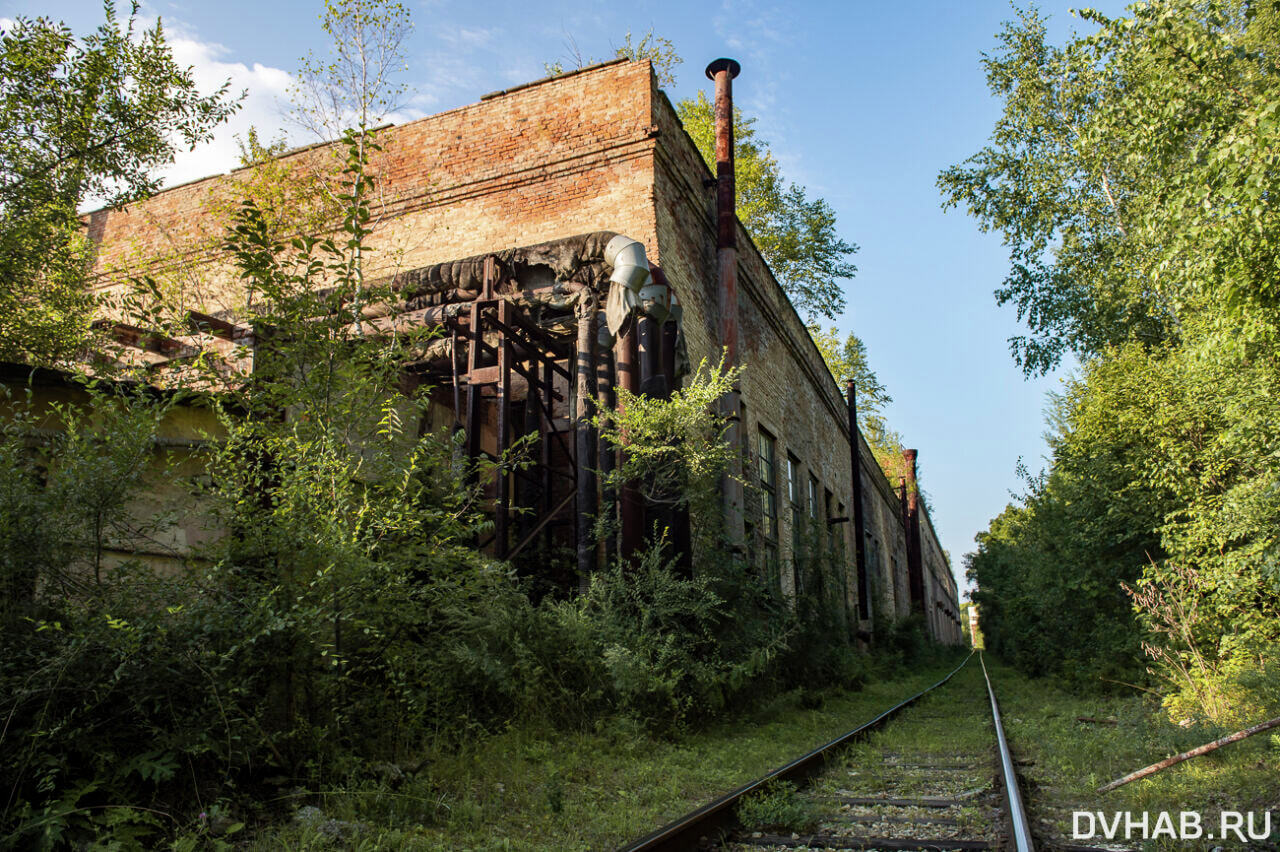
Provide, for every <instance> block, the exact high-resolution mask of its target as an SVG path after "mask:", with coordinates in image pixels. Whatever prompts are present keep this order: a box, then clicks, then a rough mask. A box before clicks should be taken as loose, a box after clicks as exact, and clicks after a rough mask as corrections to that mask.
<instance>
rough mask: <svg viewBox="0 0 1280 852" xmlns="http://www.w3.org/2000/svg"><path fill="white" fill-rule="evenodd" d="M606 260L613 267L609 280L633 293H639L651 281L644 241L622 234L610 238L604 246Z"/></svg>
mask: <svg viewBox="0 0 1280 852" xmlns="http://www.w3.org/2000/svg"><path fill="white" fill-rule="evenodd" d="M604 262H605V263H606V264H608V265H609V266H612V267H613V274H612V275H610V276H609V280H610V281H612V282H613V283H615V284H621V285H622V286H623V287H626V288H627V289H628V290H630V291H632V292H633V293H639V292H640V288H642V287H644V286H645V285H646V284H647V283H648V281H649V259H648V258H647V257H645V253H644V243H641V242H639V241H638V240H633V239H631V238H630V237H624V236H623V235H622V234H619V235H618V236H616V237H614V238H613V239H611V240H609V244H608V245H606V246H605V247H604Z"/></svg>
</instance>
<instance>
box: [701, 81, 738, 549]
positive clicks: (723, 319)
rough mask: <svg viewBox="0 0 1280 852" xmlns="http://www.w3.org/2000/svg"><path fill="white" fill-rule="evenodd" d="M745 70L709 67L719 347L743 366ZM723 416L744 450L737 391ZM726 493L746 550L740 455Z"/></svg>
mask: <svg viewBox="0 0 1280 852" xmlns="http://www.w3.org/2000/svg"><path fill="white" fill-rule="evenodd" d="M741 71H742V66H740V65H739V64H738V63H737V62H735V61H734V60H732V59H725V58H721V59H717V60H715V61H714V62H712V63H711V64H710V65H708V66H707V71H706V73H707V78H708V79H710V80H713V81H714V82H715V84H716V99H715V122H716V266H717V270H718V273H717V280H718V282H719V285H718V286H719V303H720V344H721V345H722V346H723V347H724V363H725V366H726V367H733V366H735V365H736V364H737V363H738V250H737V228H738V214H737V210H736V208H735V204H736V201H735V194H736V192H737V188H736V185H735V181H734V162H733V78H734V77H737V76H738V74H739V73H740V72H741ZM721 413H722V414H723V416H724V418H725V420H726V421H727V422H728V424H729V428H728V429H727V430H726V432H725V440H726V441H728V442H729V444H730V446H733V447H738V446H741V441H742V437H741V434H742V432H741V430H742V428H743V427H744V424H742V423H741V422H740V421H741V394H740V393H739V390H738V389H737V388H735V389H734V390H732V391H730V392H729V393H728V394H727V395H726V396H725V398H724V399H723V400H721ZM721 489H722V491H723V492H724V514H725V527H726V529H725V532H726V535H727V538H728V540H729V543H730V545H731V546H733V547H734V548H736V549H741V548H742V547H743V545H744V543H745V538H746V535H745V532H744V527H743V516H742V504H743V495H742V460H741V458H740V457H738V456H737V454H735V455H734V457H733V460H732V461H731V462H730V465H729V470H728V471H727V472H726V474H725V476H724V477H723V479H722V481H721Z"/></svg>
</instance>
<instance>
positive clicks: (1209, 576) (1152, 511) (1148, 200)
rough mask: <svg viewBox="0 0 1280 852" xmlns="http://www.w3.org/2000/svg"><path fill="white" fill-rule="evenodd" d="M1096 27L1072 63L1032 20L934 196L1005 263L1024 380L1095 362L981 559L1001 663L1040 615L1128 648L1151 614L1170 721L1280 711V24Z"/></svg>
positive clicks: (1039, 652)
mask: <svg viewBox="0 0 1280 852" xmlns="http://www.w3.org/2000/svg"><path fill="white" fill-rule="evenodd" d="M1085 16H1086V17H1087V18H1088V19H1089V20H1091V21H1093V22H1094V23H1096V24H1097V25H1098V27H1099V29H1098V31H1097V32H1096V33H1095V34H1093V35H1091V36H1086V37H1075V38H1073V39H1072V40H1071V41H1070V42H1069V43H1068V44H1067V45H1066V46H1065V47H1063V48H1057V47H1053V46H1051V45H1048V44H1046V43H1045V40H1044V38H1045V36H1044V24H1043V21H1042V20H1041V19H1040V18H1039V16H1038V15H1036V14H1035V13H1025V14H1023V15H1022V16H1021V20H1020V21H1019V22H1017V23H1014V24H1010V25H1009V26H1007V27H1006V29H1005V31H1004V32H1003V33H1002V34H1001V36H1000V41H1001V50H1000V51H999V52H998V53H997V54H996V55H995V56H993V57H989V58H988V59H987V60H986V64H987V70H988V76H989V80H990V81H991V85H992V88H993V90H994V91H996V92H997V93H998V94H1000V95H1001V96H1003V97H1004V99H1005V102H1006V108H1005V113H1004V116H1003V117H1002V119H1001V120H1000V122H999V123H998V124H997V127H996V132H995V134H994V136H993V139H992V144H991V145H989V146H988V147H987V148H986V149H984V150H983V151H982V152H980V153H979V154H978V155H976V156H975V157H974V158H972V159H971V160H969V161H968V162H967V163H966V164H963V165H962V166H957V167H954V168H952V169H950V170H948V171H947V172H944V173H943V175H942V177H941V178H940V184H941V186H942V188H943V190H944V193H945V194H946V197H947V201H948V203H950V204H960V203H963V204H966V205H967V206H968V207H969V208H970V210H971V212H973V213H974V214H975V215H977V216H978V218H979V221H980V222H981V223H982V225H983V226H984V227H988V228H991V229H995V230H999V231H1001V232H1002V233H1003V234H1004V235H1005V238H1006V241H1007V242H1008V243H1009V244H1010V246H1011V249H1012V256H1013V262H1014V269H1013V273H1012V274H1011V276H1010V278H1009V279H1008V280H1007V281H1006V284H1005V288H1003V289H1002V290H1001V291H999V292H998V294H997V295H998V297H999V298H1001V299H1004V300H1012V301H1014V302H1015V303H1016V304H1017V305H1018V308H1019V311H1020V313H1021V314H1022V315H1023V317H1024V318H1025V319H1027V320H1028V323H1029V325H1030V328H1031V332H1032V334H1031V336H1030V337H1027V338H1021V339H1017V340H1015V341H1014V351H1015V356H1016V357H1017V358H1018V359H1019V361H1020V363H1021V364H1022V365H1023V367H1024V369H1025V370H1026V371H1027V372H1029V373H1034V372H1038V371H1042V370H1046V369H1048V368H1050V367H1052V366H1053V365H1054V364H1056V363H1057V362H1058V360H1059V359H1060V358H1061V357H1062V356H1063V355H1064V354H1065V353H1067V352H1073V353H1075V354H1076V355H1077V356H1079V357H1081V359H1082V360H1083V366H1082V370H1081V374H1080V376H1079V378H1078V379H1077V380H1076V381H1074V382H1072V383H1071V385H1070V386H1069V388H1068V391H1067V394H1066V395H1065V397H1064V398H1063V399H1062V400H1061V401H1060V403H1059V404H1058V405H1057V407H1056V408H1055V410H1054V412H1053V415H1054V418H1055V420H1056V422H1057V425H1058V434H1057V435H1056V437H1055V439H1054V441H1053V444H1052V446H1053V450H1054V455H1053V465H1052V467H1051V469H1050V470H1049V471H1048V473H1047V474H1046V476H1045V477H1044V478H1043V479H1042V480H1040V481H1039V482H1038V483H1037V484H1036V485H1035V487H1033V489H1032V493H1031V494H1030V495H1029V496H1028V498H1026V500H1025V501H1024V505H1023V506H1022V507H1020V508H1016V509H1015V510H1012V515H1011V519H1010V520H1007V521H1004V522H1000V523H993V526H992V529H991V532H990V533H989V534H988V535H987V537H981V538H980V542H979V551H978V553H977V554H976V556H975V557H974V561H973V563H972V570H973V572H974V576H975V578H976V579H977V580H978V582H979V584H980V586H981V588H980V592H979V593H978V595H977V596H975V599H979V600H981V601H982V602H983V603H984V610H983V616H984V625H985V628H986V632H987V635H988V637H989V638H990V640H991V641H992V643H993V647H994V646H999V647H1000V648H1001V649H1002V650H1005V651H1006V652H1010V653H1015V654H1017V653H1025V656H1024V657H1023V659H1024V660H1025V661H1026V664H1027V665H1033V664H1035V663H1033V661H1035V660H1041V661H1042V660H1043V659H1044V656H1043V655H1044V654H1047V653H1048V652H1049V649H1048V648H1047V647H1046V648H1042V649H1037V648H1035V647H1034V646H1035V644H1036V643H1037V642H1040V641H1042V640H1041V639H1038V638H1037V636H1038V634H1037V631H1043V630H1046V629H1049V630H1053V629H1054V628H1053V627H1052V626H1050V627H1046V626H1045V625H1038V624H1035V623H1034V622H1033V620H1031V619H1028V618H1027V617H1026V615H1025V614H1026V613H1028V612H1032V613H1034V612H1038V611H1039V609H1038V607H1039V606H1040V605H1039V604H1038V603H1037V601H1039V600H1040V599H1041V598H1040V597H1037V596H1038V595H1042V596H1043V598H1044V599H1047V600H1050V601H1059V600H1064V599H1063V597H1062V592H1063V591H1071V592H1074V593H1076V594H1077V596H1078V597H1081V598H1083V599H1084V600H1087V601H1090V602H1092V603H1094V604H1096V608H1095V609H1093V610H1092V611H1088V612H1074V611H1073V610H1071V609H1069V608H1063V609H1059V610H1057V612H1058V613H1059V614H1060V616H1061V617H1062V618H1063V620H1065V621H1067V622H1069V623H1073V624H1075V625H1076V626H1077V627H1078V628H1079V629H1080V630H1081V631H1083V633H1082V634H1081V635H1082V636H1089V635H1091V632H1093V633H1096V631H1097V629H1099V626H1098V622H1097V619H1098V618H1099V617H1100V618H1101V619H1102V620H1103V621H1105V622H1106V623H1107V624H1109V625H1110V626H1111V629H1113V630H1114V631H1116V633H1115V636H1117V637H1123V636H1124V635H1125V633H1126V632H1127V631H1128V629H1129V628H1128V627H1127V626H1126V623H1127V622H1128V621H1129V619H1130V618H1131V617H1134V616H1136V622H1135V623H1136V624H1138V625H1140V626H1141V628H1142V630H1143V632H1142V634H1141V636H1142V641H1143V644H1144V647H1145V648H1146V651H1147V655H1148V657H1149V659H1150V662H1151V665H1152V672H1153V673H1154V674H1155V675H1156V676H1157V677H1158V678H1159V679H1160V680H1161V681H1162V682H1163V685H1164V688H1165V692H1166V704H1167V706H1168V708H1169V710H1170V712H1171V713H1173V714H1175V715H1176V716H1177V717H1178V718H1180V719H1181V718H1186V717H1196V716H1203V717H1209V718H1212V719H1214V720H1216V721H1219V722H1224V723H1226V722H1229V721H1236V720H1237V719H1238V718H1244V717H1248V716H1251V715H1274V710H1275V709H1276V708H1277V707H1280V695H1278V694H1277V692H1276V690H1275V689H1274V687H1267V686H1266V684H1267V683H1269V682H1270V683H1273V682H1274V674H1273V673H1272V672H1273V670H1274V666H1275V665H1276V660H1277V659H1278V658H1280V628H1277V624H1278V623H1280V621H1278V616H1280V584H1278V583H1277V581H1276V578H1277V569H1276V566H1277V564H1280V555H1278V554H1280V539H1277V536H1276V532H1275V531H1276V530H1277V529H1278V528H1280V504H1278V503H1277V500H1276V498H1275V495H1276V493H1277V483H1278V482H1280V465H1278V464H1277V461H1276V458H1277V457H1276V453H1275V449H1274V448H1275V447H1277V446H1280V430H1278V429H1277V426H1276V424H1277V423H1278V422H1280V410H1278V409H1277V403H1276V401H1275V400H1276V399H1277V398H1278V396H1277V395H1278V394H1280V386H1277V378H1276V377H1277V375H1280V371H1278V363H1277V362H1278V361H1280V352H1278V351H1277V343H1278V342H1280V301H1277V298H1276V281H1277V275H1276V269H1277V262H1276V258H1277V257H1280V219H1277V218H1276V214H1275V212H1274V209H1273V205H1271V204H1269V203H1268V202H1269V199H1271V198H1273V197H1274V196H1275V195H1276V194H1277V192H1280V184H1278V183H1277V181H1278V180H1280V173H1278V172H1277V171H1276V169H1275V161H1276V151H1277V150H1278V149H1280V123H1277V121H1276V117H1277V109H1280V108H1278V107H1277V103H1278V102H1280V101H1278V100H1277V95H1280V69H1278V68H1277V66H1276V65H1275V62H1274V57H1273V55H1272V52H1273V50H1272V49H1273V47H1274V45H1275V43H1276V39H1277V33H1278V32H1280V12H1278V10H1277V9H1276V7H1275V6H1274V4H1257V3H1246V2H1234V1H1233V0H1223V2H1206V3H1201V2H1190V0H1164V2H1158V3H1149V4H1141V5H1135V6H1134V7H1132V9H1131V12H1130V17H1128V18H1124V19H1118V20H1110V19H1107V18H1104V17H1102V16H1100V15H1097V14H1095V13H1091V12H1090V13H1085ZM1014 521H1016V523H1015V522H1014ZM1002 552H1005V553H1012V554H1014V557H1015V558H1014V559H1013V560H1012V561H1009V562H1008V565H1009V566H1010V570H1002V569H1001V568H1000V566H1001V565H1002V564H1004V562H1003V561H1002V557H1001V556H1000V554H1001V553H1002ZM1014 565H1016V566H1017V568H1016V570H1013V569H1012V566H1014ZM1037 584H1038V585H1037ZM1117 589H1120V590H1121V591H1123V590H1125V589H1127V590H1128V592H1129V594H1130V596H1131V597H1130V600H1129V603H1130V605H1131V606H1132V608H1133V613H1132V616H1131V615H1130V614H1128V613H1121V612H1119V611H1118V610H1117V609H1116V608H1115V607H1114V606H1113V605H1111V602H1113V601H1114V596H1115V594H1116V592H1117ZM1065 606H1066V604H1064V607H1065ZM988 607H989V608H988ZM1057 623H1060V622H1055V624H1057ZM1134 638H1135V640H1136V638H1137V637H1136V636H1135V637H1134ZM1059 643H1061V647H1063V648H1068V649H1072V651H1071V655H1072V656H1073V657H1074V659H1075V660H1076V661H1077V663H1078V665H1077V668H1078V669H1079V670H1080V671H1086V672H1087V671H1088V670H1089V669H1090V668H1092V670H1093V671H1094V672H1095V673H1096V672H1097V671H1099V670H1103V669H1105V668H1106V667H1107V666H1108V665H1109V661H1110V660H1111V659H1113V654H1114V648H1113V647H1112V646H1110V645H1109V643H1107V642H1102V641H1099V642H1096V643H1094V645H1095V647H1094V648H1093V649H1092V650H1090V649H1089V648H1087V647H1085V646H1083V645H1081V644H1080V643H1079V641H1077V640H1076V639H1073V638H1072V637H1060V638H1059V640H1058V642H1055V643H1054V644H1055V645H1057V644H1059ZM1019 648H1022V649H1024V651H1022V652H1020V651H1017V650H1016V649H1019ZM1090 660H1092V662H1090ZM1040 664H1042V663H1040ZM1224 696H1230V697H1231V698H1230V700H1224V698H1223V697H1224Z"/></svg>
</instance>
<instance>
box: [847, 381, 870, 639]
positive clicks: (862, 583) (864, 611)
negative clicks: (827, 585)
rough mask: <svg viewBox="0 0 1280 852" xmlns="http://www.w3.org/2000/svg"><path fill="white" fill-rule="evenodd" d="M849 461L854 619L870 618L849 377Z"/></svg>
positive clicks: (854, 389) (858, 444)
mask: <svg viewBox="0 0 1280 852" xmlns="http://www.w3.org/2000/svg"><path fill="white" fill-rule="evenodd" d="M846 390H847V392H848V402H849V462H850V464H851V465H852V468H853V553H854V564H855V565H856V566H857V572H858V574H857V576H858V618H859V619H861V620H863V621H866V620H867V619H869V618H871V583H870V582H868V577H867V546H866V545H867V542H866V529H867V526H866V518H865V517H864V516H863V512H862V459H861V455H862V438H861V435H860V433H859V432H858V384H857V382H855V381H854V380H853V379H849V385H848V387H847V388H846Z"/></svg>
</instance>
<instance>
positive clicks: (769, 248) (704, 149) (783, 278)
mask: <svg viewBox="0 0 1280 852" xmlns="http://www.w3.org/2000/svg"><path fill="white" fill-rule="evenodd" d="M676 113H677V114H679V116H680V121H681V122H682V123H683V124H684V128H685V130H687V131H688V133H689V136H690V138H691V139H693V142H694V144H695V145H697V146H698V151H699V152H700V153H701V154H702V158H703V159H704V160H706V162H707V165H708V166H710V167H711V169H712V171H714V170H715V151H716V135H715V129H716V128H715V104H714V103H712V101H711V99H709V98H708V97H707V95H706V93H705V92H698V94H697V95H696V96H695V97H693V98H688V99H686V100H683V101H681V102H680V103H678V104H676ZM755 123H756V120H755V119H754V118H748V117H747V116H745V115H743V113H742V111H741V110H739V109H738V108H737V107H735V108H734V113H733V148H734V168H735V170H736V173H735V185H736V188H737V205H738V218H739V219H740V220H741V221H742V224H743V226H744V227H745V228H746V229H747V233H749V234H751V238H752V239H753V240H755V244H756V247H757V248H759V249H760V253H761V254H762V255H764V259H765V261H766V262H767V263H768V264H769V268H770V269H772V270H773V274H774V275H775V276H777V279H778V282H779V283H780V284H781V285H782V289H783V290H785V291H786V292H787V295H788V296H790V297H791V299H792V301H793V302H794V303H795V306H796V308H798V309H799V310H800V312H801V313H802V314H803V315H805V316H806V317H808V318H809V319H810V320H814V319H816V318H818V317H826V318H827V319H835V318H836V315H838V314H839V313H840V312H841V311H843V310H844V306H845V298H844V289H843V288H842V286H841V284H840V282H841V281H842V280H848V279H850V278H852V277H853V276H854V274H855V273H856V272H857V267H856V266H854V265H853V264H852V263H851V262H849V260H848V258H849V257H851V256H852V255H853V254H854V252H856V251H857V250H858V247H857V246H856V245H853V244H852V243H848V242H845V241H844V240H843V239H841V238H840V235H839V234H838V233H837V232H836V215H835V211H834V210H832V209H831V205H830V204H828V203H827V202H826V200H824V199H822V198H814V199H810V198H809V196H808V192H807V190H805V188H804V187H802V186H799V185H798V184H794V183H793V184H788V183H787V181H786V179H785V178H783V176H782V170H781V168H779V166H778V160H777V158H776V157H774V155H773V152H772V151H770V150H769V146H768V144H767V143H766V142H765V141H764V140H763V139H760V138H758V137H757V135H756V129H755Z"/></svg>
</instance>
